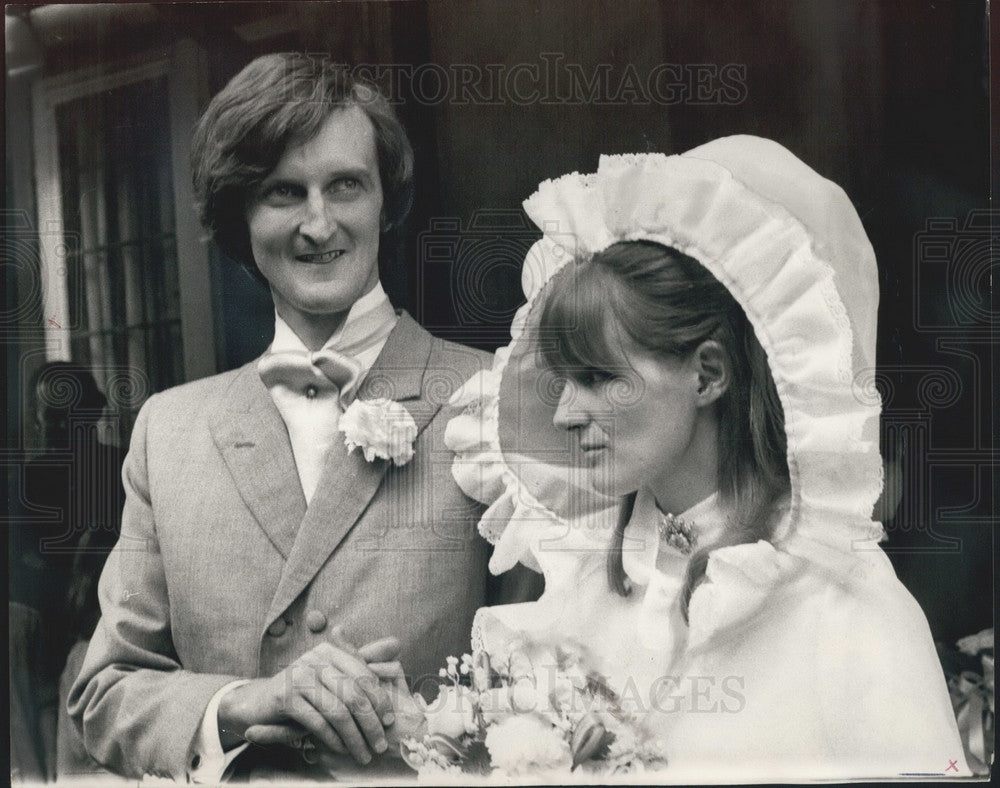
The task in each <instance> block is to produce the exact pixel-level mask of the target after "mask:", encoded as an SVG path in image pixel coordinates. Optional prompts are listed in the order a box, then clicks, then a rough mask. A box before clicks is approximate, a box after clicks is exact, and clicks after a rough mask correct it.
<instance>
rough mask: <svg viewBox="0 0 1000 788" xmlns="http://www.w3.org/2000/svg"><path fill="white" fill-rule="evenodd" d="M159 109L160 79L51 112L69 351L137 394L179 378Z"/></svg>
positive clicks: (165, 152) (165, 143) (100, 376)
mask: <svg viewBox="0 0 1000 788" xmlns="http://www.w3.org/2000/svg"><path fill="white" fill-rule="evenodd" d="M167 106H168V101H167V81H166V78H165V77H161V78H158V79H153V80H145V81H141V82H136V83H132V84H129V85H125V86H123V87H120V88H116V89H114V90H109V91H105V92H102V93H96V94H92V95H89V96H85V97H83V98H79V99H75V100H73V101H69V102H66V103H65V104H62V105H60V106H59V107H58V109H57V111H56V123H57V134H58V138H59V162H60V172H61V179H62V197H63V220H64V226H65V232H66V233H67V234H73V235H75V237H76V240H77V243H75V244H70V248H71V249H74V252H73V254H72V256H71V257H70V258H69V260H68V261H67V262H68V265H67V272H66V275H67V278H68V282H67V284H68V285H69V288H68V289H69V292H70V293H72V294H78V296H75V297H73V298H71V303H70V326H71V327H72V329H71V332H72V335H71V352H72V354H73V359H74V360H79V361H81V362H84V363H89V364H90V365H91V367H92V368H93V370H94V375H95V377H96V378H97V380H98V382H99V383H100V384H101V385H102V387H104V388H105V390H106V386H107V384H108V382H109V381H110V380H113V379H118V380H120V379H121V377H122V375H123V374H125V373H126V372H127V373H128V374H129V375H130V376H131V377H132V378H133V379H134V380H135V382H136V383H137V384H138V388H139V390H140V391H141V390H147V391H159V390H161V389H164V388H167V387H169V386H172V385H175V384H177V383H179V382H181V380H182V374H183V358H182V355H181V353H182V351H181V342H180V308H179V292H178V276H177V255H176V240H175V238H174V215H173V205H174V202H173V186H172V180H171V177H172V176H171V161H170V138H169V124H168V123H167V122H166V121H165V118H166V111H165V108H166V107H167ZM144 381H148V384H147V383H145V382H144ZM140 404H141V403H140V402H133V403H131V409H132V410H135V409H137V408H138V406H139V405H140ZM123 415H124V414H123ZM126 418H127V416H126Z"/></svg>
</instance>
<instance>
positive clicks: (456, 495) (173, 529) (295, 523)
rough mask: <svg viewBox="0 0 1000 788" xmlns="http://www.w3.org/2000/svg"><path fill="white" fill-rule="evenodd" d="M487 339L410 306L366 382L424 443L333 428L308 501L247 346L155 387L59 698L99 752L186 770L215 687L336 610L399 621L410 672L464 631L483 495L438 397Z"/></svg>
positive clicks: (316, 635)
mask: <svg viewBox="0 0 1000 788" xmlns="http://www.w3.org/2000/svg"><path fill="white" fill-rule="evenodd" d="M488 358H489V357H488V356H487V355H486V354H484V353H482V352H480V351H476V350H472V349H469V348H466V347H462V346H459V345H454V344H451V343H447V342H444V341H442V340H439V339H435V338H433V337H431V335H430V334H428V333H427V332H426V331H424V330H423V329H422V328H421V327H420V326H419V325H417V323H415V322H414V321H413V320H412V318H410V317H409V316H408V315H406V314H405V313H404V314H403V315H402V316H401V318H400V320H399V321H398V323H397V325H396V327H395V329H394V330H393V332H392V334H391V335H390V336H389V339H388V341H387V343H386V345H385V348H384V349H383V351H382V353H381V355H380V356H379V358H378V360H377V361H376V363H375V366H374V367H373V368H372V370H371V371H370V372H369V374H368V375H367V377H366V378H365V381H364V383H363V385H362V387H361V391H360V394H359V396H360V397H362V398H371V397H375V396H386V397H390V398H392V399H395V400H397V401H399V402H400V403H401V404H402V405H403V406H404V407H406V408H407V410H408V411H409V412H410V414H411V415H412V416H413V418H414V420H415V421H416V423H417V427H418V429H419V430H420V432H419V435H418V438H417V441H416V445H415V452H416V453H415V456H414V458H413V460H411V462H410V463H409V464H407V465H405V466H404V467H401V468H396V467H394V466H391V464H390V463H388V462H386V461H382V460H376V461H375V462H372V463H368V462H366V461H365V460H364V458H363V456H362V454H361V452H360V450H357V451H355V452H354V453H351V454H348V453H347V450H346V448H345V447H344V445H343V443H342V441H339V440H337V441H335V445H334V448H333V449H332V450H331V451H330V453H329V455H328V456H327V458H326V463H325V466H324V469H323V472H322V477H321V479H320V483H319V487H318V489H317V491H316V493H315V496H314V498H313V500H312V502H311V504H310V505H309V507H308V509H307V507H306V502H305V499H304V497H303V494H302V489H301V486H300V484H299V480H298V476H297V473H296V469H295V465H294V461H293V457H292V450H291V445H290V443H289V440H288V435H287V432H286V429H285V425H284V422H283V421H282V419H281V417H280V415H279V414H278V411H277V409H276V408H275V406H274V404H273V401H272V399H271V397H270V395H269V393H268V391H267V389H266V388H265V387H264V385H263V384H262V383H261V380H260V378H259V376H258V374H257V370H256V364H255V363H251V364H248V365H247V366H245V367H243V368H241V369H238V370H235V371H232V372H228V373H224V374H222V375H217V376H215V377H211V378H208V379H205V380H200V381H196V382H194V383H190V384H187V385H184V386H180V387H178V388H175V389H171V390H169V391H166V392H163V393H161V394H158V395H155V396H153V397H152V398H150V400H149V401H148V402H147V403H146V404H145V405H144V406H143V408H142V410H141V412H140V413H139V417H138V419H137V421H136V425H135V429H134V434H133V437H132V444H131V448H130V451H129V454H128V457H127V459H126V463H125V471H124V480H125V488H126V494H127V500H126V503H125V511H124V518H123V523H122V535H121V539H120V540H119V542H118V544H117V546H116V547H115V549H114V551H113V552H112V553H111V556H110V558H109V560H108V562H107V566H106V568H105V570H104V574H103V576H102V577H101V582H100V598H101V608H102V619H101V622H100V624H99V625H98V628H97V631H96V633H95V634H94V637H93V640H92V641H91V645H90V649H89V652H88V654H87V657H86V660H85V663H84V665H83V669H82V672H81V674H80V677H79V679H78V680H77V682H76V684H75V685H74V687H73V689H72V692H71V695H70V701H69V704H70V712H71V714H72V716H73V718H74V720H75V722H76V724H77V725H78V726H82V731H83V736H84V741H85V743H86V746H87V749H88V750H89V751H90V753H91V754H92V755H93V756H94V757H95V758H96V759H97V760H98V761H100V762H101V763H103V764H105V765H107V766H108V767H109V768H110V769H111V770H113V771H115V772H118V773H122V774H126V775H129V776H141V775H143V774H147V773H152V774H161V775H167V774H169V775H171V776H174V777H175V778H177V779H182V780H183V779H184V776H185V774H186V772H187V770H188V768H189V766H190V764H189V763H188V759H189V757H190V748H191V745H192V742H193V740H194V737H195V735H196V733H197V729H198V727H199V725H200V722H201V719H202V717H203V715H204V712H205V709H206V707H207V705H208V702H209V700H210V699H211V697H212V695H213V694H214V693H215V692H216V691H217V690H218V689H220V688H221V687H222V686H223V685H225V684H226V683H227V682H230V681H232V680H233V679H234V678H237V677H257V676H270V675H273V674H275V673H276V672H278V671H279V670H281V669H282V668H283V667H285V666H287V665H289V664H290V663H291V662H293V661H294V660H295V659H296V658H297V657H298V656H299V655H301V654H302V653H303V652H305V651H306V650H308V649H309V648H311V647H312V646H314V645H315V644H317V643H318V642H320V641H321V640H322V639H324V638H326V637H328V635H329V629H330V628H331V627H333V626H334V625H336V624H341V625H343V626H344V629H345V634H346V635H347V636H348V637H349V638H350V639H351V640H353V641H354V642H357V643H363V642H367V641H369V640H372V639H375V638H378V637H383V636H386V635H395V636H397V637H399V638H400V639H401V640H402V644H403V651H402V656H401V658H402V662H403V665H404V669H405V670H406V671H407V674H408V676H409V678H410V681H411V685H412V686H414V687H415V688H417V689H419V688H420V687H421V686H422V685H426V684H427V683H429V682H432V681H433V677H434V676H436V674H437V670H438V668H439V667H440V666H442V665H443V664H444V660H445V657H446V656H447V655H449V654H454V655H457V654H459V653H461V652H462V651H465V650H467V649H468V645H469V643H468V641H469V630H470V625H471V621H472V616H473V614H474V612H475V610H476V609H477V608H478V607H479V606H481V605H482V604H483V602H484V586H485V581H486V576H487V571H486V561H487V545H486V543H485V542H484V541H483V540H482V539H481V538H480V537H479V536H478V535H477V533H476V529H475V523H476V522H477V520H478V517H479V515H480V514H481V509H480V507H479V506H478V505H477V504H475V503H473V502H472V501H470V500H469V499H467V498H466V497H465V496H464V495H462V493H461V492H460V491H459V489H458V488H457V486H456V485H455V483H454V481H453V480H452V478H451V471H450V466H451V460H452V455H451V452H450V451H448V449H447V448H446V447H445V445H444V429H445V425H446V424H447V421H448V419H449V418H450V416H451V415H453V412H451V409H450V408H448V407H442V406H443V405H444V404H445V403H446V402H447V400H448V397H449V396H450V394H451V392H452V391H454V390H455V388H456V387H457V386H459V385H460V384H461V383H462V382H464V381H465V380H466V379H467V378H468V377H469V376H470V375H471V374H473V373H474V372H476V371H477V370H479V369H480V368H481V366H482V365H483V364H484V362H485V361H486V360H487V359H488ZM243 757H244V756H241V758H243Z"/></svg>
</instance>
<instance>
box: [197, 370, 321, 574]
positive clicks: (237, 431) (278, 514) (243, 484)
mask: <svg viewBox="0 0 1000 788" xmlns="http://www.w3.org/2000/svg"><path fill="white" fill-rule="evenodd" d="M209 429H210V430H211V431H212V437H213V439H214V440H215V444H216V446H217V447H218V449H219V451H220V452H221V453H222V458H223V460H224V461H225V463H226V466H227V467H228V469H229V473H230V474H231V475H232V477H233V481H234V482H235V484H236V487H237V489H238V490H239V492H240V496H241V497H242V498H243V501H244V503H246V505H247V507H248V508H249V509H250V511H251V512H252V513H253V516H254V517H255V518H256V519H257V521H258V523H260V526H261V528H263V529H264V531H265V532H266V533H267V535H268V538H270V540H271V541H272V542H273V543H274V546H275V547H276V548H277V549H278V552H280V553H281V555H282V556H283V557H284V558H286V559H287V558H288V556H289V554H290V553H291V550H292V546H293V545H294V543H295V534H296V532H297V531H298V528H299V523H301V522H302V518H303V516H304V515H305V513H306V501H305V496H304V495H303V494H302V485H301V484H300V482H299V476H298V471H297V470H296V468H295V458H294V457H293V455H292V446H291V443H290V442H289V440H288V430H287V429H286V428H285V423H284V421H282V419H281V415H280V414H279V413H278V409H277V408H276V407H275V406H274V401H273V400H272V399H271V395H270V394H269V393H268V391H267V388H266V387H265V386H264V384H263V383H262V382H261V380H260V376H259V375H258V374H257V367H256V364H248V365H247V366H245V367H243V369H242V370H241V371H240V373H239V374H238V375H237V377H236V379H235V380H234V381H233V384H232V386H231V387H230V388H229V391H228V392H227V397H226V400H225V403H224V404H223V405H222V406H221V407H220V408H219V409H218V410H216V412H215V413H214V414H213V415H212V417H211V418H210V421H209Z"/></svg>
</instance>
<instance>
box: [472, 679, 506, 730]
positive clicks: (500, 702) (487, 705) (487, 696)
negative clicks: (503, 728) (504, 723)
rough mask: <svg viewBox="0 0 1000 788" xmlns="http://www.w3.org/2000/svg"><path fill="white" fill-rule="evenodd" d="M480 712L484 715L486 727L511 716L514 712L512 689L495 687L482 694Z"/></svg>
mask: <svg viewBox="0 0 1000 788" xmlns="http://www.w3.org/2000/svg"><path fill="white" fill-rule="evenodd" d="M479 711H480V713H481V714H482V715H483V722H484V723H485V724H486V725H489V724H490V723H492V722H496V721H497V720H499V719H502V718H504V717H506V716H507V715H509V714H510V713H511V712H513V711H514V709H513V706H512V705H511V699H510V688H509V687H494V688H493V689H488V690H486V691H485V692H482V693H480V695H479Z"/></svg>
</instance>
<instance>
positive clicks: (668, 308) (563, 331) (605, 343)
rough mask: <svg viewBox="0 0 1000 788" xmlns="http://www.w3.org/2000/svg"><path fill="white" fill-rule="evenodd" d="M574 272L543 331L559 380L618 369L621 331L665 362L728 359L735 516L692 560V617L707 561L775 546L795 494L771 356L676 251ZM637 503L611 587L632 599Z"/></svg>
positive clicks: (602, 256)
mask: <svg viewBox="0 0 1000 788" xmlns="http://www.w3.org/2000/svg"><path fill="white" fill-rule="evenodd" d="M571 265H572V266H573V267H572V269H571V270H570V271H569V272H568V273H569V274H570V275H569V276H567V277H565V278H559V279H557V280H556V281H554V282H553V285H552V288H553V289H552V292H551V293H550V295H549V297H548V298H547V299H546V302H545V306H544V309H543V312H542V317H541V324H540V327H541V331H542V332H543V336H545V337H546V338H554V339H557V341H554V342H547V344H546V346H545V350H544V357H545V362H546V363H547V364H548V365H549V366H550V367H552V368H553V369H554V370H555V371H556V372H558V373H560V374H565V375H568V376H569V377H574V378H578V379H583V378H585V377H586V376H587V375H588V374H589V373H590V372H592V371H594V370H600V371H608V372H614V371H615V370H616V369H620V368H621V366H622V364H623V356H622V347H621V344H620V341H618V340H617V339H616V337H615V336H614V334H615V333H617V332H616V328H617V329H620V330H621V331H622V332H623V333H624V335H625V336H626V337H627V338H628V339H629V340H630V341H631V342H632V343H634V344H635V345H636V346H637V347H639V348H642V349H643V350H645V351H647V352H649V353H652V354H654V355H657V356H660V357H668V358H669V357H686V356H688V355H690V354H691V353H692V352H694V351H695V350H696V349H697V348H698V346H699V345H700V344H701V343H702V342H704V341H706V340H715V341H716V342H718V343H719V345H720V346H721V347H722V348H723V349H724V351H725V353H726V355H727V357H728V361H729V369H730V382H729V386H728V387H727V389H726V391H725V393H724V394H723V395H722V396H721V397H720V398H719V400H718V401H717V402H716V403H715V407H716V409H717V414H718V420H719V429H718V442H719V443H718V458H719V460H718V463H719V464H718V478H719V494H720V497H721V499H722V500H723V501H724V502H725V503H727V504H729V506H730V507H731V508H732V510H733V512H734V516H733V519H732V522H731V523H730V527H729V528H727V530H726V533H725V535H724V536H723V537H722V538H721V539H720V540H719V541H718V542H716V543H715V544H712V545H707V546H704V547H702V548H701V549H699V550H697V551H696V552H695V553H694V555H693V556H692V557H691V560H690V562H689V564H688V572H687V579H686V583H685V586H684V590H683V593H682V596H681V603H682V610H683V611H684V615H685V617H686V616H687V606H688V602H689V600H690V598H691V593H692V592H693V591H694V589H695V587H696V586H697V584H698V583H699V582H700V581H701V580H702V579H704V575H705V568H706V566H707V563H708V556H709V553H710V552H711V551H712V550H713V549H716V548H718V547H721V546H723V545H732V544H743V543H747V542H754V541H757V540H758V539H768V538H770V537H771V535H772V533H773V530H774V526H775V518H774V504H775V503H776V502H777V500H778V499H779V498H781V497H782V496H784V495H786V494H787V493H788V490H789V486H790V485H789V476H788V459H787V455H786V452H787V444H786V438H785V421H784V414H783V412H782V408H781V403H780V401H779V399H778V392H777V390H776V388H775V385H774V379H773V378H772V377H771V372H770V369H769V367H768V364H767V357H766V355H765V353H764V350H763V348H762V347H761V346H760V343H759V342H758V341H757V337H756V336H755V335H754V331H753V328H752V326H751V325H750V323H749V321H748V320H747V317H746V314H745V313H744V312H743V309H742V308H741V307H740V306H739V304H737V303H736V300H735V299H734V298H733V296H732V295H731V294H730V293H729V291H728V290H727V289H726V288H725V286H723V285H722V283H721V282H719V281H718V280H717V279H716V278H715V277H714V276H712V274H711V273H710V272H709V271H708V270H707V269H706V268H705V267H704V266H702V265H701V264H700V263H699V262H698V261H697V260H695V259H694V258H692V257H689V256H688V255H685V254H682V253H681V252H679V251H677V250H676V249H673V248H671V247H667V246H663V245H661V244H657V243H653V242H649V241H624V242H619V243H616V244H613V245H612V246H610V247H608V248H607V249H605V250H604V251H602V252H598V253H597V254H595V255H593V257H591V258H590V259H587V260H584V261H581V262H577V263H575V264H574V263H571ZM609 318H610V319H612V322H611V323H610V324H609ZM609 334H611V335H610V336H609ZM651 428H655V426H654V425H651ZM634 504H635V494H634V493H632V494H630V495H627V496H626V497H625V499H624V500H623V502H622V505H621V509H620V511H619V518H618V525H617V527H616V529H615V538H614V542H613V545H612V550H611V554H610V556H609V559H608V577H609V581H610V583H611V586H612V588H614V589H615V590H617V591H618V592H619V593H620V594H622V595H627V594H628V593H629V590H630V589H629V587H628V584H627V582H626V578H625V571H624V568H623V566H622V542H623V539H624V529H625V526H626V525H627V524H628V521H629V518H630V517H631V515H632V508H633V506H634Z"/></svg>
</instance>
